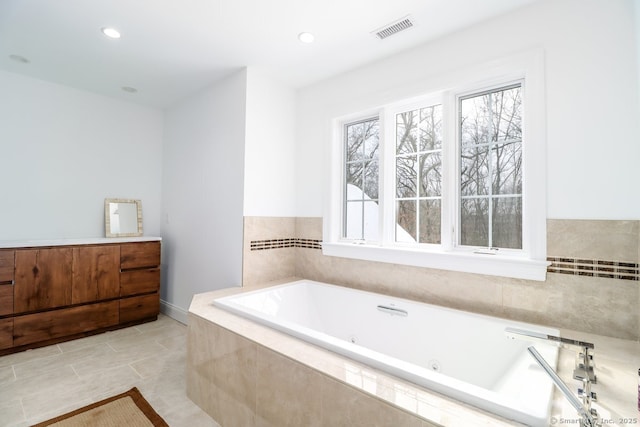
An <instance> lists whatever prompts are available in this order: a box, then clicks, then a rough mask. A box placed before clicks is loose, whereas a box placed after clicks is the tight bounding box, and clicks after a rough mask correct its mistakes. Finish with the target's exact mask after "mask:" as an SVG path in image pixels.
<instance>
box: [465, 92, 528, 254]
mask: <svg viewBox="0 0 640 427" xmlns="http://www.w3.org/2000/svg"><path fill="white" fill-rule="evenodd" d="M521 92H522V85H521V84H517V85H514V86H511V87H506V88H499V89H495V90H492V91H488V92H485V93H476V94H472V95H469V96H465V97H461V98H460V99H459V107H458V111H459V119H458V126H459V133H458V135H459V141H458V144H459V146H460V227H459V228H460V235H459V243H460V244H461V245H465V246H481V247H482V246H484V247H489V248H510V249H522V166H523V165H522V97H521Z"/></svg>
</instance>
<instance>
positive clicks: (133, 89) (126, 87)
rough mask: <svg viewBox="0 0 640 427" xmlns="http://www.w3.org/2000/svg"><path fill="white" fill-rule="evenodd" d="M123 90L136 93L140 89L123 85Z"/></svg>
mask: <svg viewBox="0 0 640 427" xmlns="http://www.w3.org/2000/svg"><path fill="white" fill-rule="evenodd" d="M122 90H123V91H125V92H129V93H136V92H137V91H138V89H136V88H135V87H131V86H122Z"/></svg>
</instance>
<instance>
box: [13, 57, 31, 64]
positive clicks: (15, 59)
mask: <svg viewBox="0 0 640 427" xmlns="http://www.w3.org/2000/svg"><path fill="white" fill-rule="evenodd" d="M9 59H11V60H12V61H16V62H19V63H21V64H28V63H29V62H31V61H29V60H28V59H27V58H25V57H24V56H20V55H9Z"/></svg>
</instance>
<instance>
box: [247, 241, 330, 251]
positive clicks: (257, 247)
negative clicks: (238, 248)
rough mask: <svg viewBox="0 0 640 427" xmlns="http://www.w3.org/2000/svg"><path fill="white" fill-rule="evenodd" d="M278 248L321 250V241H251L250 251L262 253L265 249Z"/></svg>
mask: <svg viewBox="0 0 640 427" xmlns="http://www.w3.org/2000/svg"><path fill="white" fill-rule="evenodd" d="M280 248H307V249H322V240H315V239H298V238H291V239H270V240H252V241H251V250H252V251H262V250H265V249H280Z"/></svg>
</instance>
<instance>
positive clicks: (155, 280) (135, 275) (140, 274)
mask: <svg viewBox="0 0 640 427" xmlns="http://www.w3.org/2000/svg"><path fill="white" fill-rule="evenodd" d="M159 289H160V269H159V268H148V269H144V270H130V271H123V272H122V273H120V296H121V297H124V296H128V295H136V294H145V293H149V292H156V291H158V290H159Z"/></svg>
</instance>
